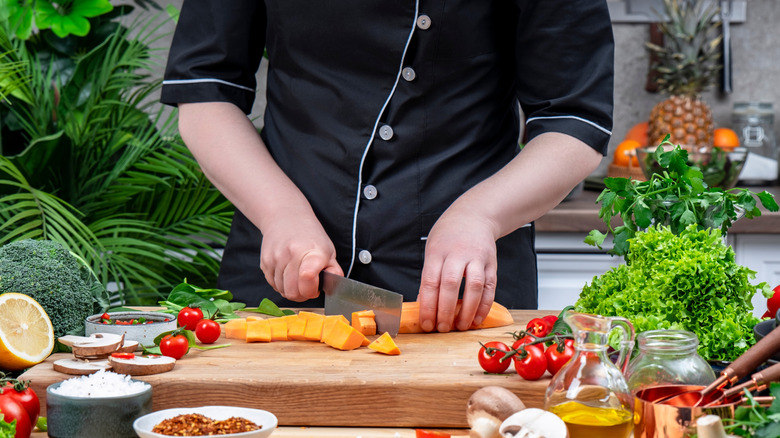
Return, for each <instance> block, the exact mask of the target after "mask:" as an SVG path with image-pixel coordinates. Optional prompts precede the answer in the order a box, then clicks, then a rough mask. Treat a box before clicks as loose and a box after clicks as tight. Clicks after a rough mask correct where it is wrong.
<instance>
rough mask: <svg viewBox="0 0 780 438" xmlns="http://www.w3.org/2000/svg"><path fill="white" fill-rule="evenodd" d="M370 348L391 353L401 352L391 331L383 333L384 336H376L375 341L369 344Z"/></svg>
mask: <svg viewBox="0 0 780 438" xmlns="http://www.w3.org/2000/svg"><path fill="white" fill-rule="evenodd" d="M368 348H370V349H372V350H374V351H378V352H380V353H383V354H390V355H398V354H401V350H400V349H399V348H398V346H397V345H396V344H395V341H393V338H392V337H391V336H390V333H387V332H384V333H382V336H380V337H378V338H376V340H374V342H372V343H370V344H369V345H368Z"/></svg>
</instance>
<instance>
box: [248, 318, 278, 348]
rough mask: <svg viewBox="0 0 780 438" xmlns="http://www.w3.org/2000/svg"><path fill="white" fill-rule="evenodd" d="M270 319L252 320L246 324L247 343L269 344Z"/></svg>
mask: <svg viewBox="0 0 780 438" xmlns="http://www.w3.org/2000/svg"><path fill="white" fill-rule="evenodd" d="M272 319H277V318H271V319H252V320H251V321H247V323H246V341H247V342H271V320H272Z"/></svg>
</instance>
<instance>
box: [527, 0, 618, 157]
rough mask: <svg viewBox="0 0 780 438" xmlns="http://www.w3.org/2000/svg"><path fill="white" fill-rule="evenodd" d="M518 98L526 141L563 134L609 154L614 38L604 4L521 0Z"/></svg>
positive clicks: (580, 0)
mask: <svg viewBox="0 0 780 438" xmlns="http://www.w3.org/2000/svg"><path fill="white" fill-rule="evenodd" d="M516 3H517V5H518V8H519V19H518V23H517V40H516V41H517V45H516V49H515V50H516V54H515V55H516V56H515V61H516V71H517V82H516V83H517V89H516V95H517V98H518V100H519V102H520V105H521V108H522V109H523V112H524V114H525V116H526V139H527V140H530V139H531V138H533V137H535V136H537V135H539V134H541V133H544V132H551V131H554V132H562V133H565V134H569V135H571V136H573V137H575V138H578V139H580V140H582V141H583V142H585V143H586V144H588V145H589V146H591V147H592V148H594V149H596V150H597V151H599V152H601V154H602V155H606V153H607V145H608V143H609V138H610V136H611V135H612V117H613V114H612V113H613V106H614V102H613V99H614V84H613V82H614V46H615V44H614V38H613V34H612V22H611V20H610V17H609V10H608V8H607V4H606V1H605V0H544V1H539V0H516Z"/></svg>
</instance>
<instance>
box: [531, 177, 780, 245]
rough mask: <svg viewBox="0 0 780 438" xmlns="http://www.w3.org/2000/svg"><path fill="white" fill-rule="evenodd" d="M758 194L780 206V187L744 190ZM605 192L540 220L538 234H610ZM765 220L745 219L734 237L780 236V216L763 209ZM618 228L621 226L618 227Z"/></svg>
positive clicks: (588, 195)
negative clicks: (602, 207)
mask: <svg viewBox="0 0 780 438" xmlns="http://www.w3.org/2000/svg"><path fill="white" fill-rule="evenodd" d="M744 188H747V189H750V190H751V191H753V192H755V193H759V192H761V191H764V190H766V191H768V192H770V193H772V194H773V195H774V196H775V200H777V201H778V203H780V187H777V186H773V187H744ZM600 193H601V190H588V189H586V190H583V191H582V193H581V194H580V195H579V196H577V197H575V198H574V199H571V200H569V201H564V202H562V203H560V204H559V205H558V206H557V207H555V208H554V209H553V210H552V211H550V212H549V213H547V214H546V215H544V216H542V217H541V218H539V219H537V220H536V231H537V232H554V233H566V232H571V233H580V234H583V236H584V235H587V234H588V233H589V232H590V230H593V229H597V230H601V231H602V232H604V231H606V227H605V226H604V222H603V221H602V220H601V219H600V218H599V214H598V210H599V205H598V204H597V203H596V199H597V198H598V196H599V194H600ZM761 210H762V214H761V216H759V217H757V218H753V219H741V220H738V221H737V222H735V223H734V225H733V226H732V227H731V228H729V233H734V234H780V212H768V211H766V210H765V209H764V208H763V207H761ZM614 225H617V223H615V224H614Z"/></svg>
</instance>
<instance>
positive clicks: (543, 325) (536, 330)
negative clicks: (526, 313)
mask: <svg viewBox="0 0 780 438" xmlns="http://www.w3.org/2000/svg"><path fill="white" fill-rule="evenodd" d="M551 329H552V324H550V323H549V322H548V321H546V320H544V319H542V318H534V319H532V320H530V321H528V325H527V326H525V330H526V331H527V332H528V333H531V334H532V335H534V336H537V337H540V338H541V337H543V336H547V334H548V333H550V330H551Z"/></svg>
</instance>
